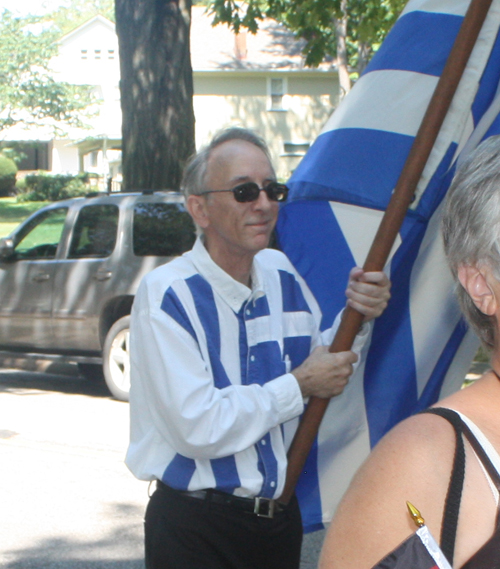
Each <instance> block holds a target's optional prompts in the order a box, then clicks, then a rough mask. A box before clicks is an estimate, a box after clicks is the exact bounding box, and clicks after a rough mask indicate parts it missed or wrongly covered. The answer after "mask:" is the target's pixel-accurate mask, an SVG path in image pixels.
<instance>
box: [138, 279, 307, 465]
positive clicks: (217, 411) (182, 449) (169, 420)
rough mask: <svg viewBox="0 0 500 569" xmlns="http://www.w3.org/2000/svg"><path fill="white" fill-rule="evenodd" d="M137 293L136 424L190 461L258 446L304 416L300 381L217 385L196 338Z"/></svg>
mask: <svg viewBox="0 0 500 569" xmlns="http://www.w3.org/2000/svg"><path fill="white" fill-rule="evenodd" d="M146 293H147V291H145V290H144V288H143V289H142V291H139V293H138V295H137V296H136V299H135V302H134V309H133V311H132V321H131V348H130V354H131V377H132V388H131V421H132V422H133V423H135V424H137V425H142V427H140V428H137V429H136V430H137V431H142V432H143V433H145V432H146V431H147V430H148V429H150V430H151V429H153V430H154V431H155V433H154V435H152V436H158V435H159V436H161V437H162V438H164V439H165V440H166V442H167V443H168V444H169V445H170V446H171V447H172V448H173V449H175V450H176V452H178V453H180V454H182V455H183V456H186V457H189V458H194V459H196V458H199V459H206V458H209V459H212V458H219V457H224V456H228V455H233V454H236V453H238V452H240V451H243V450H245V449H247V448H249V447H251V446H253V445H254V444H255V443H256V442H257V441H258V440H260V439H261V438H262V437H263V436H264V435H265V434H266V433H268V432H269V431H270V430H271V429H273V428H274V427H276V426H278V425H280V424H281V423H284V422H286V421H288V420H290V419H292V418H294V417H297V416H298V415H300V414H301V413H302V411H303V399H302V394H301V392H300V388H299V386H298V384H297V381H296V379H295V377H294V376H293V375H292V374H290V373H287V374H284V375H282V376H280V377H277V378H276V379H274V380H272V381H269V382H268V383H266V384H264V385H262V386H261V385H257V384H251V385H229V386H227V387H224V388H221V389H220V388H217V387H215V386H214V381H213V378H212V375H211V373H210V370H209V369H208V366H207V364H206V362H205V361H204V359H203V357H202V354H201V351H200V347H199V345H198V342H197V340H196V339H195V338H194V337H193V335H192V334H190V333H189V332H188V331H187V330H186V329H185V328H184V327H182V326H181V325H180V324H179V323H178V322H176V321H175V320H174V319H173V318H172V317H171V316H169V315H168V314H166V313H165V312H163V311H162V310H161V309H160V308H159V307H158V308H157V307H155V304H156V303H151V302H149V301H148V297H147V294H146Z"/></svg>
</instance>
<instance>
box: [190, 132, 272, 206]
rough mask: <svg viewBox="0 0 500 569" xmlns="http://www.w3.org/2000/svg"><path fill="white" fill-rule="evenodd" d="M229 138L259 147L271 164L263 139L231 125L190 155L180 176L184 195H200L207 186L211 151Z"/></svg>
mask: <svg viewBox="0 0 500 569" xmlns="http://www.w3.org/2000/svg"><path fill="white" fill-rule="evenodd" d="M230 140H244V141H245V142H249V143H250V144H253V145H254V146H257V148H260V149H261V150H262V152H264V154H265V155H266V157H267V159H268V160H269V164H271V156H270V153H269V149H268V147H267V144H266V143H265V141H264V139H263V138H262V137H260V136H259V135H258V134H256V133H255V132H253V131H252V130H249V129H246V128H240V127H231V128H226V129H224V130H221V131H219V132H218V133H217V134H216V135H215V136H214V137H213V138H212V140H211V142H210V143H209V144H208V145H207V146H205V147H204V148H202V149H201V150H200V151H199V152H198V153H196V154H194V155H193V156H191V158H190V159H189V160H188V162H187V164H186V167H185V169H184V176H183V178H182V184H181V187H182V190H183V192H184V195H185V197H186V198H187V197H188V196H190V195H196V196H198V195H200V194H202V193H203V192H204V191H205V190H206V189H207V188H206V187H205V181H206V180H205V178H206V174H207V166H208V161H209V159H210V154H211V153H212V151H213V150H214V149H215V148H217V147H218V146H220V145H221V144H224V142H229V141H230Z"/></svg>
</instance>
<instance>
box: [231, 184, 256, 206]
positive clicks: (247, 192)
mask: <svg viewBox="0 0 500 569" xmlns="http://www.w3.org/2000/svg"><path fill="white" fill-rule="evenodd" d="M259 193H260V189H259V186H258V185H257V184H256V183H255V182H247V183H246V184H241V185H240V186H236V188H234V189H233V194H234V198H235V199H236V201H237V202H240V203H245V202H254V201H255V200H256V199H257V198H258V197H259Z"/></svg>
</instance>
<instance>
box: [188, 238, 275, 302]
mask: <svg viewBox="0 0 500 569" xmlns="http://www.w3.org/2000/svg"><path fill="white" fill-rule="evenodd" d="M188 256H189V257H190V260H191V262H192V263H193V265H194V266H195V267H196V270H197V271H198V272H199V273H200V275H201V276H202V277H203V278H205V279H206V280H207V281H208V282H209V283H210V286H211V287H212V288H213V289H214V290H215V291H216V292H217V293H218V294H219V295H220V296H221V297H222V298H223V299H224V300H225V301H226V302H227V303H228V305H229V306H230V307H231V308H232V310H234V311H235V312H238V311H239V310H240V309H241V306H242V305H243V304H244V303H245V302H247V301H248V300H251V299H252V300H254V301H255V300H256V299H257V298H260V297H261V296H264V294H265V293H264V290H263V288H262V282H263V279H262V270H261V267H260V263H259V262H258V259H256V258H254V260H253V263H252V270H251V281H252V288H251V289H250V288H249V287H247V286H246V285H244V284H242V283H240V282H238V281H237V280H235V279H233V277H231V276H230V275H229V274H228V273H226V271H224V270H223V269H221V268H220V267H219V265H217V263H215V262H214V261H213V260H212V257H210V255H209V253H208V251H207V249H206V248H205V245H204V243H203V236H201V237H198V238H197V239H196V242H195V244H194V247H193V248H192V250H191V251H190V252H189V253H188Z"/></svg>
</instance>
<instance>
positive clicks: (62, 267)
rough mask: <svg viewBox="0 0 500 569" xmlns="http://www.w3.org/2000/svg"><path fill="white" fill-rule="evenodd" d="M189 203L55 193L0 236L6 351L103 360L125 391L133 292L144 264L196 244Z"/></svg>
mask: <svg viewBox="0 0 500 569" xmlns="http://www.w3.org/2000/svg"><path fill="white" fill-rule="evenodd" d="M183 204H184V200H183V197H182V195H181V194H179V193H175V192H154V193H153V192H149V193H143V194H138V193H137V194H125V193H120V194H109V195H107V194H101V195H97V196H94V197H88V198H75V199H71V200H67V201H61V202H54V203H53V204H50V205H48V206H46V207H44V208H42V209H40V210H39V211H38V212H36V213H35V214H33V215H32V216H31V217H29V218H28V219H27V220H26V221H25V222H23V223H22V224H21V225H20V226H19V227H18V228H16V229H15V230H14V231H13V233H11V235H9V236H8V237H5V238H3V239H1V240H0V356H19V355H20V354H22V355H24V356H26V355H29V356H30V357H36V358H40V359H43V358H46V359H53V360H59V361H68V362H76V363H78V364H79V366H80V368H81V369H82V371H83V372H84V373H85V374H87V375H90V374H93V375H95V372H96V371H101V369H102V372H103V373H104V379H105V380H106V384H107V386H108V388H109V390H110V391H111V393H112V394H113V395H114V396H115V397H116V398H117V399H121V400H127V399H128V391H129V386H130V378H129V356H128V337H129V315H130V310H131V307H132V302H133V300H134V295H135V293H136V291H137V288H138V286H139V283H140V281H141V279H142V277H143V276H144V275H145V274H146V273H147V272H149V271H151V270H152V269H154V268H155V267H156V266H158V265H160V264H163V263H165V262H167V261H169V260H170V259H171V258H172V257H175V256H177V255H180V254H182V253H183V252H185V251H187V250H189V249H190V248H191V247H192V245H193V243H194V240H195V228H194V225H193V222H192V220H191V217H190V216H189V214H188V213H187V211H186V209H185V207H184V205H183ZM101 366H102V368H101Z"/></svg>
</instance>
